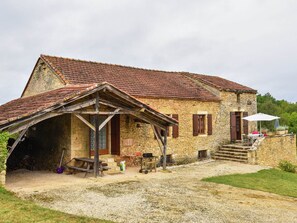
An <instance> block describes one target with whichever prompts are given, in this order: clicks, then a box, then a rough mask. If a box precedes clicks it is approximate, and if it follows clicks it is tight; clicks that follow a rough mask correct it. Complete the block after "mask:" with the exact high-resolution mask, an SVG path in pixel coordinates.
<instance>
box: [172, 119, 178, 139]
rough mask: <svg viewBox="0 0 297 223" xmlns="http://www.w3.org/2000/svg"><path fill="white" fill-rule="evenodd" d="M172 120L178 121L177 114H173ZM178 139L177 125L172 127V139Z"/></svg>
mask: <svg viewBox="0 0 297 223" xmlns="http://www.w3.org/2000/svg"><path fill="white" fill-rule="evenodd" d="M172 118H174V119H175V120H177V121H178V114H173V115H172ZM177 137H178V125H174V126H172V138H177Z"/></svg>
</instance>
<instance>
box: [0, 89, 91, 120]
mask: <svg viewBox="0 0 297 223" xmlns="http://www.w3.org/2000/svg"><path fill="white" fill-rule="evenodd" d="M96 86H97V85H94V84H93V85H90V84H88V85H79V86H66V87H63V88H59V89H56V90H52V91H48V92H45V93H41V94H38V95H34V96H30V97H25V98H19V99H15V100H12V101H10V102H8V103H6V104H4V105H1V106H0V125H1V124H3V123H4V122H7V121H14V120H17V119H20V118H23V117H27V116H30V115H32V114H35V113H37V112H39V111H42V110H44V109H46V108H49V107H51V106H54V105H56V104H59V103H61V102H64V101H66V100H67V99H69V98H72V97H74V96H76V95H79V94H81V93H83V92H85V91H89V90H90V89H92V88H95V87H96Z"/></svg>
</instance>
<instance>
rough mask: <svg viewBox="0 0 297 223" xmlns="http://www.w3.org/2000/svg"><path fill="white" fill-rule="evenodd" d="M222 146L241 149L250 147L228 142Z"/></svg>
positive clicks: (249, 147)
mask: <svg viewBox="0 0 297 223" xmlns="http://www.w3.org/2000/svg"><path fill="white" fill-rule="evenodd" d="M222 148H233V149H242V150H248V149H251V148H252V147H251V146H243V145H236V144H228V145H223V146H222Z"/></svg>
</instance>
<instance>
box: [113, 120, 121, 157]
mask: <svg viewBox="0 0 297 223" xmlns="http://www.w3.org/2000/svg"><path fill="white" fill-rule="evenodd" d="M120 142H121V141H120V115H115V116H114V117H113V118H112V119H111V154H112V155H118V156H119V155H120V154H121V150H120Z"/></svg>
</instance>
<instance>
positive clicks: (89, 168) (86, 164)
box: [67, 157, 110, 177]
mask: <svg viewBox="0 0 297 223" xmlns="http://www.w3.org/2000/svg"><path fill="white" fill-rule="evenodd" d="M73 160H75V161H77V162H80V163H81V165H80V166H71V165H67V167H68V169H70V170H72V171H73V172H76V171H80V172H85V176H84V177H86V176H87V174H88V173H92V172H94V168H93V167H94V163H95V160H94V159H90V158H84V157H83V158H73ZM109 169H110V167H108V166H105V165H104V163H103V162H102V161H101V160H99V172H100V173H101V176H103V171H106V170H109Z"/></svg>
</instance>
